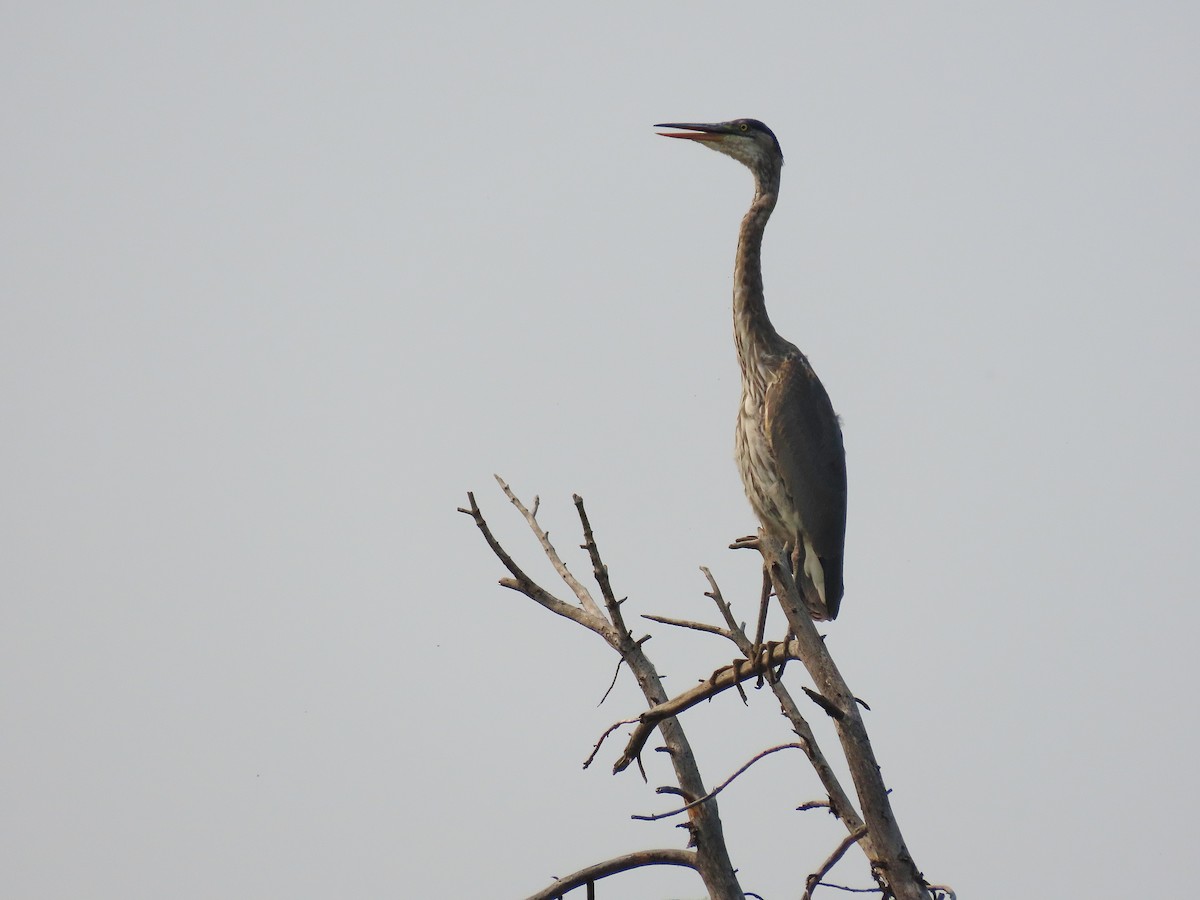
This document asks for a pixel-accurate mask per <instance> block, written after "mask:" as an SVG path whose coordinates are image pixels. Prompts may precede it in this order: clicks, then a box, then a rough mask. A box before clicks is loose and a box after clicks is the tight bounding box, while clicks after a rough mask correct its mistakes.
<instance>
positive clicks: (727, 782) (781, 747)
mask: <svg viewBox="0 0 1200 900" xmlns="http://www.w3.org/2000/svg"><path fill="white" fill-rule="evenodd" d="M803 749H804V745H803V744H796V743H792V744H780V745H779V746H778V747H770V748H768V749H766V750H764V751H762V753H759V754H757V755H755V756H754V757H752V758H751V759H750V760H748V761H747V762H746V763H745V764H744V765H743V766H742V767H741V768H740V769H738V770H737V771H736V772H734V773H733V774H732V775H730V776H729V777H728V778H726V779H725V780H724V781H722V782H721V783H720V784H718V785H717V786H716V787H715V788H713V789H712V790H711V791H709V792H708V793H707V794H705V795H704V796H703V797H697V798H696V799H695V800H693V801H692V802H691V803H687V804H685V805H683V806H681V807H679V809H673V810H670V811H669V812H663V813H655V814H653V815H649V816H633V817H632V818H634V819H637V820H638V821H641V822H657V821H658V820H659V819H669V818H670V817H671V816H677V815H679V814H680V813H682V812H687V811H688V810H689V809H691V808H692V807H693V806H699V805H700V804H701V803H703V802H704V801H705V800H711V799H712V798H713V797H715V796H717V794H719V793H721V791H723V790H725V788H727V787H729V785H730V784H731V783H732V782H733V780H734V779H735V778H737V777H738V776H739V775H741V774H742V773H743V772H745V771H746V770H747V769H748V768H750V767H751V766H752V765H754V764H755V763H756V762H758V761H759V760H760V759H762V758H763V757H764V756H769V755H770V754H772V753H778V752H779V751H780V750H803Z"/></svg>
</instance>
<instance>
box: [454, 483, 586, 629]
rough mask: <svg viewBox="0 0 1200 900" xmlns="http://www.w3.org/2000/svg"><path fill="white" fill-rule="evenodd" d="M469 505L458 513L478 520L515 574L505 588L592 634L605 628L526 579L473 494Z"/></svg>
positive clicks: (469, 495) (497, 553) (494, 550)
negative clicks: (587, 629) (599, 628)
mask: <svg viewBox="0 0 1200 900" xmlns="http://www.w3.org/2000/svg"><path fill="white" fill-rule="evenodd" d="M467 501H468V502H469V503H470V507H469V508H468V509H463V508H461V507H459V510H458V511H459V512H461V513H465V514H466V515H468V516H470V517H471V518H472V519H474V520H475V525H476V526H477V527H478V528H479V531H480V533H482V534H483V539H484V540H485V541H486V542H487V545H488V547H490V548H491V550H492V553H494V554H495V556H496V558H497V559H498V560H500V562H501V563H502V564H503V565H504V568H506V569H508V571H509V572H511V573H512V576H513V577H512V578H502V579H500V584H501V586H502V587H506V588H509V589H510V590H514V591H518V592H519V593H522V594H524V595H525V596H527V597H529V598H530V599H531V600H533V601H535V602H537V603H539V604H540V605H542V606H544V607H545V608H546V609H548V610H550V612H552V613H555V614H556V615H560V616H563V617H565V618H568V619H571V620H572V621H574V622H578V623H579V624H580V625H582V626H584V627H585V628H589V629H591V630H592V631H595V630H596V629H597V627H598V626H601V625H603V620H590V619H589V617H588V616H587V615H586V613H584V611H583V610H581V609H579V608H578V607H576V606H572V605H571V604H570V603H566V602H564V601H562V600H560V599H558V598H557V597H555V596H554V595H553V594H551V593H550V592H549V591H547V590H546V589H545V588H543V587H542V586H541V585H539V584H538V583H537V582H536V581H534V580H533V579H532V578H530V577H529V576H528V575H526V574H525V572H524V570H522V569H521V567H520V566H518V565H517V564H516V562H515V561H514V560H513V558H512V557H511V556H509V555H508V551H507V550H505V549H504V548H503V547H502V546H501V545H500V542H499V541H498V540H496V536H495V535H494V534H492V529H491V528H490V527H489V526H488V523H487V520H486V519H485V518H484V517H483V513H482V512H481V511H480V509H479V505H478V504H477V503H476V502H475V494H474V493H473V492H468V493H467Z"/></svg>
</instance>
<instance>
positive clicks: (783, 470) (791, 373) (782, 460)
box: [764, 351, 846, 619]
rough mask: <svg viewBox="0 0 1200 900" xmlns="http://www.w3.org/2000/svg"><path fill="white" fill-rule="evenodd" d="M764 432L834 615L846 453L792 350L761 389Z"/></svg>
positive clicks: (804, 364)
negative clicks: (764, 389) (816, 560)
mask: <svg viewBox="0 0 1200 900" xmlns="http://www.w3.org/2000/svg"><path fill="white" fill-rule="evenodd" d="M764 429H765V431H766V434H767V439H768V440H769V441H770V444H771V452H772V454H773V455H774V457H775V464H776V466H777V467H778V471H779V475H780V477H781V478H782V479H783V484H784V487H786V488H787V491H788V493H789V494H791V496H792V501H793V502H794V503H795V505H796V511H797V512H798V513H799V514H800V522H801V524H802V527H803V529H804V533H805V534H806V535H807V536H808V539H809V541H811V542H812V546H813V549H814V550H816V552H817V556H818V557H819V558H820V560H821V567H822V569H823V571H824V574H825V605H826V607H827V609H828V613H829V618H831V619H832V618H834V617H835V616H837V612H838V605H839V604H840V603H841V600H842V592H843V587H842V557H843V554H844V552H845V546H846V451H845V449H844V447H843V445H842V428H841V425H839V424H838V420H837V415H836V414H835V413H834V411H833V404H832V403H830V402H829V395H828V394H827V393H826V392H825V386H824V385H823V384H821V380H820V379H819V378H817V375H816V373H815V372H813V370H812V367H811V366H810V365H809V364H808V360H807V359H805V357H804V354H802V353H800V352H799V351H796V355H795V356H791V357H789V358H788V359H786V360H784V362H783V363H782V364H781V365H780V367H779V369H778V370H777V371H776V373H775V377H774V378H773V379H772V381H771V383H770V384H769V385H768V386H767V397H766V415H765V422H764Z"/></svg>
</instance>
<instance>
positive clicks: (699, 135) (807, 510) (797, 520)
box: [654, 119, 846, 646]
mask: <svg viewBox="0 0 1200 900" xmlns="http://www.w3.org/2000/svg"><path fill="white" fill-rule="evenodd" d="M654 127H655V128H669V129H677V130H672V131H668V132H661V134H662V136H663V137H669V138H678V139H681V140H688V141H695V142H696V143H698V144H701V145H703V146H705V147H708V148H709V149H711V150H716V151H717V152H718V153H723V154H725V155H726V156H731V157H733V158H734V159H736V160H737V161H738V162H740V163H741V164H742V165H744V166H745V167H746V168H748V169H749V170H750V172H751V173H752V174H753V176H754V200H753V201H752V202H751V204H750V209H749V210H748V211H747V212H746V214H745V216H744V217H743V218H742V224H741V228H740V230H739V233H738V245H737V254H736V256H735V258H734V269H733V334H734V342H735V345H736V348H737V357H738V363H739V364H740V367H741V376H742V397H741V405H740V406H739V407H738V413H737V425H736V428H735V440H734V456H735V458H736V460H737V465H738V469H739V470H740V472H741V476H742V484H743V486H744V487H745V489H746V497H747V498H748V499H749V501H750V505H751V507H752V508H753V510H754V512H755V514H756V516H757V517H758V520H759V522H760V523H761V524H762V526H763V528H765V529H766V531H767V532H768V533H769V534H770V535H771V536H772V537H774V538H775V539H776V540H778V541H779V542H780V543H781V544H783V546H784V549H785V550H786V551H787V553H788V557H789V559H790V561H791V565H792V572H793V574H794V576H795V579H796V584H797V586H798V587H799V588H800V593H801V595H802V597H803V599H804V602H805V605H806V606H807V607H808V611H809V614H810V615H811V616H812V618H813V619H815V620H817V621H830V620H833V619H835V618H836V617H837V614H838V610H839V608H840V606H841V602H842V597H843V593H844V585H843V571H842V566H843V557H844V553H845V544H846V451H845V447H844V444H843V440H842V428H841V422H840V420H839V419H838V416H837V414H836V413H835V412H834V410H833V404H832V402H831V401H830V399H829V394H828V392H827V391H826V390H825V386H824V385H823V384H821V380H820V379H819V378H818V377H817V375H816V373H815V372H814V371H813V368H812V366H811V365H810V364H809V361H808V357H806V356H805V355H804V354H803V353H802V352H801V351H800V350H799V348H797V347H796V345H795V344H792V343H791V342H790V341H787V340H785V339H784V338H783V337H781V336H780V335H779V333H778V332H777V331H776V330H775V327H774V326H773V325H772V324H771V319H770V317H769V316H768V315H767V307H766V301H765V298H764V296H763V280H762V241H763V232H764V231H765V229H766V227H767V221H768V220H769V219H770V218H771V213H772V211H774V209H775V204H776V203H777V202H778V200H779V183H780V175H781V174H782V171H783V151H782V149H781V148H780V146H779V140H778V138H776V137H775V133H774V132H773V131H771V129H770V128H768V127H767V126H766V125H764V124H763V123H762V122H760V121H758V120H757V119H734V120H733V121H730V122H716V123H712V124H696V123H688V122H667V123H663V124H660V125H655V126H654ZM768 598H769V586H768V584H767V583H766V581H764V589H763V610H762V613H761V614H760V619H759V634H758V640H757V642H756V646H761V644H762V629H763V622H764V620H765V613H766V604H767V600H768Z"/></svg>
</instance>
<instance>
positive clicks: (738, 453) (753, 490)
mask: <svg viewBox="0 0 1200 900" xmlns="http://www.w3.org/2000/svg"><path fill="white" fill-rule="evenodd" d="M761 396H764V395H759V394H758V392H756V391H754V390H753V386H752V385H745V384H743V391H742V403H741V407H740V408H739V409H738V417H737V426H736V427H735V429H734V456H735V457H736V459H737V465H738V470H739V471H740V472H741V475H742V485H743V487H745V489H746V498H747V499H748V500H749V501H750V505H751V506H752V507H753V508H754V512H755V515H757V516H758V519H759V521H760V522H762V524H763V525H764V526H765V527H766V528H767V529H769V530H770V531H771V532H773V533H774V534H775V536H776V537H777V538H779V539H780V540H781V541H783V542H784V543H788V542H790V541H791V540H792V539H793V538H794V537H795V536H796V534H797V533H799V531H800V521H799V518H798V516H797V515H796V511H795V510H796V507H795V503H794V502H793V501H792V498H791V495H790V494H789V493H788V491H787V488H786V487H785V486H784V483H783V479H782V478H781V477H780V475H779V470H778V468H777V467H776V465H775V455H774V453H772V451H771V445H770V441H769V439H768V438H767V432H766V423H765V422H764V420H763V409H764V404H763V402H762V401H761V399H760V397H761Z"/></svg>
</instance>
